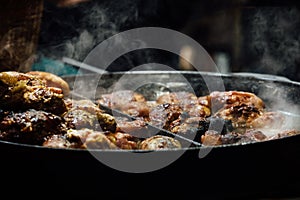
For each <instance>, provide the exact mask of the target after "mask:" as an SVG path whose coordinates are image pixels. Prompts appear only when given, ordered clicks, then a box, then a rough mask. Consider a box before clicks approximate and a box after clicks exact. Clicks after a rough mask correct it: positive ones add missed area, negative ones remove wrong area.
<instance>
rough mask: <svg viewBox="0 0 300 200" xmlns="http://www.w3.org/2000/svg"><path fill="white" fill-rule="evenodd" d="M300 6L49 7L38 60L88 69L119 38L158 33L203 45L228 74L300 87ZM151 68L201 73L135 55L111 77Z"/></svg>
mask: <svg viewBox="0 0 300 200" xmlns="http://www.w3.org/2000/svg"><path fill="white" fill-rule="evenodd" d="M299 5H300V4H299V3H298V1H291V0H286V1H277V0H273V1H272V0H269V1H268V0H260V1H259V0H226V1H222V0H204V1H203V0H202V1H199V0H190V1H182V0H124V1H116V0H110V1H108V0H90V1H88V2H83V3H79V4H77V5H75V6H71V7H57V6H56V5H54V4H52V3H49V2H46V1H45V2H44V10H43V17H42V23H41V30H40V36H39V42H38V55H39V56H40V57H46V58H51V59H61V58H62V57H69V58H72V59H75V60H77V61H83V60H84V59H85V57H86V56H87V54H88V53H89V52H90V51H91V50H92V49H93V47H95V46H96V45H98V44H99V43H100V42H101V41H103V40H105V39H106V38H108V37H110V36H112V35H114V34H116V33H119V32H121V31H124V30H129V29H132V28H137V27H147V26H155V27H165V28H169V29H173V30H177V31H180V32H182V33H184V34H186V35H188V36H190V37H191V38H193V39H194V40H196V41H197V42H198V43H199V44H200V45H202V46H203V47H204V48H205V49H206V51H207V52H208V53H209V54H210V55H211V57H212V58H213V60H214V61H215V63H216V64H217V66H218V67H219V70H220V71H221V72H224V73H229V72H255V73H268V74H274V75H280V76H285V77H287V78H289V79H291V80H295V81H300V73H299V72H300V7H299ZM183 53H184V52H183ZM185 53H188V54H193V52H190V51H187V52H185ZM191 56H192V55H191ZM193 56H196V55H193ZM150 62H156V63H161V64H166V65H168V66H171V67H173V68H175V69H180V70H194V69H193V67H192V66H190V65H189V64H188V63H186V62H183V61H182V58H181V57H180V56H178V55H173V54H172V53H170V52H166V51H163V50H154V49H144V50H137V51H133V52H130V53H127V54H126V55H123V56H121V57H120V58H118V59H117V60H115V62H114V63H112V64H111V66H109V68H108V70H110V71H126V70H130V69H131V68H132V67H135V66H138V65H141V64H144V63H150Z"/></svg>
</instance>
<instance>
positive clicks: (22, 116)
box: [0, 109, 67, 145]
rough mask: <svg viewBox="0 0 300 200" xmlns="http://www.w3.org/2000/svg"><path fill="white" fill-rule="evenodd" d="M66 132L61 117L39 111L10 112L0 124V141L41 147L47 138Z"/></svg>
mask: <svg viewBox="0 0 300 200" xmlns="http://www.w3.org/2000/svg"><path fill="white" fill-rule="evenodd" d="M66 132H67V128H66V126H65V124H64V121H63V119H62V118H61V117H59V116H57V115H54V114H52V113H48V112H45V111H41V110H34V109H30V110H27V111H25V112H18V113H15V112H10V113H9V114H8V115H6V116H5V117H3V118H2V120H1V122H0V139H2V140H6V141H11V142H18V143H25V144H35V145H41V144H42V143H43V142H44V141H45V140H46V139H47V137H48V136H51V135H53V134H57V135H63V134H65V133H66Z"/></svg>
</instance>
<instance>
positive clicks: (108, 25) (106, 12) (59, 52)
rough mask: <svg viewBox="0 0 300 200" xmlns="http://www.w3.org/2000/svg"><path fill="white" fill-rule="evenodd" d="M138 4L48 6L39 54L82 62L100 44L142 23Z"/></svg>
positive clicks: (97, 3) (111, 2) (95, 3)
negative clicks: (135, 24)
mask: <svg viewBox="0 0 300 200" xmlns="http://www.w3.org/2000/svg"><path fill="white" fill-rule="evenodd" d="M137 6H138V1H126V3H124V2H123V1H121V2H120V1H89V2H87V3H82V4H80V5H77V6H74V7H70V8H56V7H54V6H51V5H50V4H46V5H45V11H44V18H43V24H42V28H41V36H40V46H39V52H40V53H41V54H43V55H45V56H48V57H54V58H62V57H63V56H64V57H70V58H73V59H75V60H80V61H82V60H83V59H84V58H85V57H86V55H87V54H88V53H89V52H90V51H91V50H92V49H93V47H95V46H96V45H97V44H99V43H100V42H102V41H104V40H105V39H106V38H108V37H110V36H112V35H114V34H116V33H118V32H120V31H121V30H122V29H124V28H126V27H127V26H129V25H130V24H131V23H137V20H138V10H137Z"/></svg>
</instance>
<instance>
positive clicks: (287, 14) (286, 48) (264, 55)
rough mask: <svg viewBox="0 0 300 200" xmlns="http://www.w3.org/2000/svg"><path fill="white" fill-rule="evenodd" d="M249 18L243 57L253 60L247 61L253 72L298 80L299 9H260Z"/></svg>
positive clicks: (299, 48)
mask: <svg viewBox="0 0 300 200" xmlns="http://www.w3.org/2000/svg"><path fill="white" fill-rule="evenodd" d="M250 16H251V17H249V18H248V25H249V27H248V28H249V31H248V32H247V33H246V32H245V35H246V36H245V37H247V39H246V43H247V45H248V47H246V49H248V50H246V51H249V52H246V53H245V57H249V55H252V58H255V59H254V60H256V61H251V62H252V68H253V70H254V71H255V72H258V73H271V74H277V75H283V76H286V77H289V78H290V79H293V80H300V74H299V73H298V74H297V69H298V68H299V64H300V35H299V29H300V12H299V8H296V7H290V8H289V7H262V8H257V9H255V11H254V12H253V13H252V15H250ZM250 57H251V56H250ZM245 59H247V58H245ZM248 59H249V61H250V60H251V58H248ZM249 70H252V69H249Z"/></svg>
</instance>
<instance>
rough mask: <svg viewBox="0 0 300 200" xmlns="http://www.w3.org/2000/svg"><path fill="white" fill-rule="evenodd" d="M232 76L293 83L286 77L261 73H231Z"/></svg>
mask: <svg viewBox="0 0 300 200" xmlns="http://www.w3.org/2000/svg"><path fill="white" fill-rule="evenodd" d="M231 74H232V75H237V76H245V77H255V78H260V79H266V80H272V81H285V82H291V80H290V79H288V78H286V77H284V76H278V75H273V74H259V73H252V72H234V73H231Z"/></svg>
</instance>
